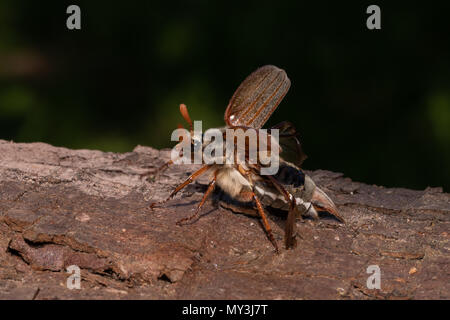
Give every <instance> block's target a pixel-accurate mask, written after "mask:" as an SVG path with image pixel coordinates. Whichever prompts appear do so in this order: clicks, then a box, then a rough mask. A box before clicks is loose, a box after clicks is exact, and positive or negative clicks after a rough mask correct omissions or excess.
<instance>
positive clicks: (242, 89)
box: [225, 65, 291, 129]
mask: <svg viewBox="0 0 450 320" xmlns="http://www.w3.org/2000/svg"><path fill="white" fill-rule="evenodd" d="M290 86H291V81H290V80H289V78H288V77H287V74H286V72H285V71H284V70H283V69H280V68H277V67H275V66H271V65H267V66H263V67H261V68H259V69H257V70H256V71H254V72H253V73H252V74H250V75H249V76H248V77H247V78H246V79H245V80H244V81H243V82H242V83H241V85H240V86H239V87H238V89H237V90H236V92H235V93H234V95H233V96H232V97H231V100H230V102H229V103H228V107H227V109H226V111H225V123H226V124H227V125H228V126H229V127H236V126H243V127H250V128H255V129H260V128H262V126H263V125H264V123H266V121H267V119H269V117H270V116H271V114H272V113H273V112H274V111H275V109H276V108H277V107H278V105H279V104H280V102H281V100H283V98H284V96H285V95H286V93H287V92H288V90H289V87H290Z"/></svg>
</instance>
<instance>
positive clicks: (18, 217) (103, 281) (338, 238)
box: [0, 140, 450, 299]
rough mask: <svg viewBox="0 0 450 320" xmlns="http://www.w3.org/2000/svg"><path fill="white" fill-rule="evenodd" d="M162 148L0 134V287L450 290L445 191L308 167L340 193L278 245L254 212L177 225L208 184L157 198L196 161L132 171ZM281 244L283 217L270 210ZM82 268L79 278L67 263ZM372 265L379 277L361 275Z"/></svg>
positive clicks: (387, 294)
mask: <svg viewBox="0 0 450 320" xmlns="http://www.w3.org/2000/svg"><path fill="white" fill-rule="evenodd" d="M168 157H169V153H168V152H167V151H161V152H160V151H158V150H155V149H151V148H147V147H141V146H138V147H136V148H135V150H134V151H133V152H130V153H125V154H117V153H104V152H100V151H92V150H69V149H65V148H58V147H53V146H50V145H48V144H44V143H31V144H22V143H17V144H16V143H12V142H8V141H3V140H0V298H1V299H14V298H19V299H71V298H74V299H92V298H93V299H100V298H106V299H110V298H111V299H124V298H126V299H241V298H243V299H372V298H381V299H385V298H386V299H411V298H412V299H439V298H443V299H449V298H450V281H449V280H450V277H449V268H448V266H449V249H450V245H449V237H450V235H449V226H450V223H449V218H450V215H449V213H450V195H449V194H446V193H443V192H442V189H440V188H428V189H426V190H423V191H413V190H406V189H400V188H395V189H391V188H383V187H379V186H371V185H366V184H362V183H357V182H353V181H351V180H350V179H349V178H344V177H343V176H342V174H340V173H333V172H329V171H323V170H319V171H315V172H310V174H311V176H312V177H313V179H314V180H315V181H316V183H317V184H318V185H319V186H321V187H322V188H323V189H324V190H325V191H326V192H327V193H328V194H329V195H330V197H331V198H333V200H335V203H336V204H337V205H338V207H339V209H340V211H341V213H342V215H343V216H344V218H345V219H346V221H347V223H346V224H345V225H343V224H340V223H338V222H337V221H335V220H333V219H332V218H330V217H323V218H322V219H321V220H320V221H318V222H316V221H312V220H308V219H305V220H299V221H298V222H297V229H298V233H299V234H300V236H301V237H300V238H298V244H297V247H296V248H295V249H293V250H285V249H282V250H281V253H280V254H279V255H277V254H275V253H274V250H273V247H272V245H271V243H270V242H269V241H268V239H267V237H266V235H265V233H264V231H263V229H262V227H261V224H260V222H259V221H258V219H256V218H253V217H248V216H245V215H242V214H235V213H233V212H231V211H228V210H225V209H222V208H217V207H215V206H214V202H213V201H208V202H207V204H206V205H205V207H204V209H203V210H202V217H201V218H200V219H199V220H198V221H196V222H194V223H192V224H190V225H185V226H177V225H176V224H175V223H176V221H177V220H179V219H181V218H183V217H185V216H187V215H190V214H192V212H193V209H194V208H195V205H196V203H197V202H198V201H199V200H200V199H201V196H202V191H204V190H205V180H201V181H200V182H199V183H194V184H192V185H191V186H189V187H188V188H186V189H185V191H184V192H182V193H181V194H180V195H179V196H177V197H176V198H175V199H174V200H172V201H170V202H168V203H167V206H165V207H163V208H157V209H155V210H154V211H152V210H150V209H149V203H150V202H152V201H156V200H161V199H163V198H165V197H166V196H167V195H168V194H169V192H170V191H171V190H172V189H173V188H174V186H175V185H177V184H178V183H179V182H180V181H181V180H182V179H183V178H185V177H187V175H188V173H189V172H192V171H193V170H194V168H193V167H192V166H174V167H172V168H171V169H169V170H168V171H166V173H164V174H162V175H161V176H160V177H159V179H158V180H156V181H154V182H150V181H147V180H143V179H141V178H140V177H139V174H141V173H143V172H145V171H147V170H149V169H151V168H153V167H158V166H159V165H161V164H162V163H163V162H164V161H165V160H167V159H168ZM269 219H270V221H271V225H272V228H273V230H274V234H275V237H276V239H277V241H278V242H279V244H280V246H281V245H282V239H283V228H284V218H283V217H280V216H275V215H269ZM70 265H77V266H79V267H80V268H81V278H82V281H81V289H80V290H77V289H73V290H70V289H68V288H67V286H66V283H67V278H68V276H69V274H68V273H67V272H66V268H67V267H68V266H70ZM369 265H378V266H379V267H380V270H381V289H380V290H378V289H368V288H367V285H366V281H367V278H368V277H369V276H370V275H369V274H367V272H366V270H367V267H368V266H369Z"/></svg>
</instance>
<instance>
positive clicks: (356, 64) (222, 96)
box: [0, 0, 450, 191]
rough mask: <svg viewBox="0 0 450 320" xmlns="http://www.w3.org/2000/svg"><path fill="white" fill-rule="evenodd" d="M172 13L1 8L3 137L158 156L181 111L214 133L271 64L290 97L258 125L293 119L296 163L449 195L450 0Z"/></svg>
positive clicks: (6, 2) (153, 7)
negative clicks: (140, 148) (73, 13)
mask: <svg viewBox="0 0 450 320" xmlns="http://www.w3.org/2000/svg"><path fill="white" fill-rule="evenodd" d="M391 2H393V1H391ZM183 3H184V4H176V3H175V2H172V1H164V2H152V1H146V2H138V1H132V0H129V1H117V2H107V1H85V2H80V1H71V2H67V1H56V0H55V1H18V0H2V1H1V2H0V138H1V139H12V140H14V141H18V142H31V141H44V142H48V143H51V144H54V145H58V146H66V147H70V148H95V149H101V150H106V151H120V152H125V151H131V150H132V149H133V147H134V146H136V145H137V144H142V145H149V146H154V147H158V148H161V147H169V146H171V145H172V143H171V142H170V133H171V132H172V130H173V129H174V128H175V127H176V125H177V123H179V122H182V121H181V120H182V119H181V116H180V115H179V113H178V105H179V103H181V102H184V103H186V104H187V106H188V108H189V110H190V113H191V116H192V118H194V119H196V120H203V121H204V123H203V124H204V130H205V129H207V128H209V127H214V126H222V125H223V124H224V122H223V113H224V111H225V107H226V105H227V103H228V100H229V98H230V97H231V95H232V94H233V92H234V90H235V89H236V88H237V86H238V85H239V84H240V82H241V81H242V80H243V79H244V78H245V77H246V76H247V75H248V74H249V73H250V72H252V71H253V70H255V69H256V68H257V67H259V66H261V65H264V64H274V65H277V66H279V67H281V68H283V69H285V70H286V72H287V73H288V76H289V78H290V79H291V82H292V86H291V89H290V91H289V93H288V94H287V96H286V97H285V99H284V101H283V102H282V103H281V105H280V106H279V108H278V110H277V111H276V112H275V113H274V115H273V117H272V118H271V119H270V121H269V123H268V125H270V124H275V123H278V122H280V121H282V120H290V121H292V122H294V123H295V124H296V126H297V128H298V130H299V131H300V133H301V138H302V143H303V146H304V149H305V152H306V153H307V154H308V156H309V158H308V160H307V161H306V162H305V164H304V167H305V168H307V169H317V168H321V169H328V170H333V171H338V172H343V173H344V174H345V175H346V176H349V177H351V178H352V179H355V180H359V181H364V182H366V183H374V184H379V185H385V186H398V187H409V188H416V189H424V188H426V187H427V186H443V187H444V189H445V190H446V191H449V186H450V169H449V167H450V166H449V164H450V48H449V45H450V41H449V39H450V33H449V29H450V28H449V25H450V22H449V12H450V5H449V1H447V2H432V3H430V4H424V3H425V2H414V1H401V2H398V1H395V4H393V3H384V2H349V3H343V2H342V1H339V2H338V1H329V2H323V1H318V2H314V4H311V3H306V2H302V1H290V2H283V1H270V2H262V1H255V2H245V3H244V2H235V3H234V2H230V1H226V2H219V1H214V2H213V1H195V2H190V4H187V1H185V2H183ZM69 4H78V5H79V6H80V7H81V11H82V29H81V30H80V31H69V30H68V29H67V28H66V18H67V17H68V15H67V14H66V8H67V6H68V5H69ZM370 4H378V5H379V6H380V7H381V12H382V30H375V31H370V30H368V29H367V28H366V19H367V17H368V14H366V8H367V6H368V5H370Z"/></svg>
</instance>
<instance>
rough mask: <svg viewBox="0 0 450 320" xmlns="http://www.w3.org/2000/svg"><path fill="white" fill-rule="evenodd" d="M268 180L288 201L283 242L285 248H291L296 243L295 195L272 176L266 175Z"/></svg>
mask: <svg viewBox="0 0 450 320" xmlns="http://www.w3.org/2000/svg"><path fill="white" fill-rule="evenodd" d="M268 178H269V181H270V182H271V183H272V185H273V186H274V187H275V188H276V189H277V190H278V192H280V193H281V194H283V195H284V198H285V199H286V201H287V202H289V212H288V216H287V219H286V226H285V229H284V243H285V246H286V249H289V248H293V247H294V246H295V244H296V241H295V235H296V233H295V232H294V227H295V218H296V217H297V212H298V211H297V203H296V201H295V197H294V196H293V195H292V194H291V193H290V192H288V191H287V190H286V188H284V187H283V186H282V185H281V184H280V183H279V182H278V181H277V180H276V179H275V178H274V177H272V176H268Z"/></svg>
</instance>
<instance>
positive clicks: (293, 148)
mask: <svg viewBox="0 0 450 320" xmlns="http://www.w3.org/2000/svg"><path fill="white" fill-rule="evenodd" d="M270 129H278V130H279V144H280V148H281V154H280V157H281V158H282V159H284V160H286V161H289V162H291V163H293V164H295V165H296V166H297V167H301V165H302V163H303V161H305V159H306V158H307V156H306V154H305V153H304V152H303V149H302V145H301V143H300V137H299V133H298V132H297V130H296V129H295V126H294V125H293V124H292V123H291V122H289V121H283V122H281V123H279V124H277V125H275V126H273V127H272V128H270ZM270 132H271V131H270V130H269V133H270Z"/></svg>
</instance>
